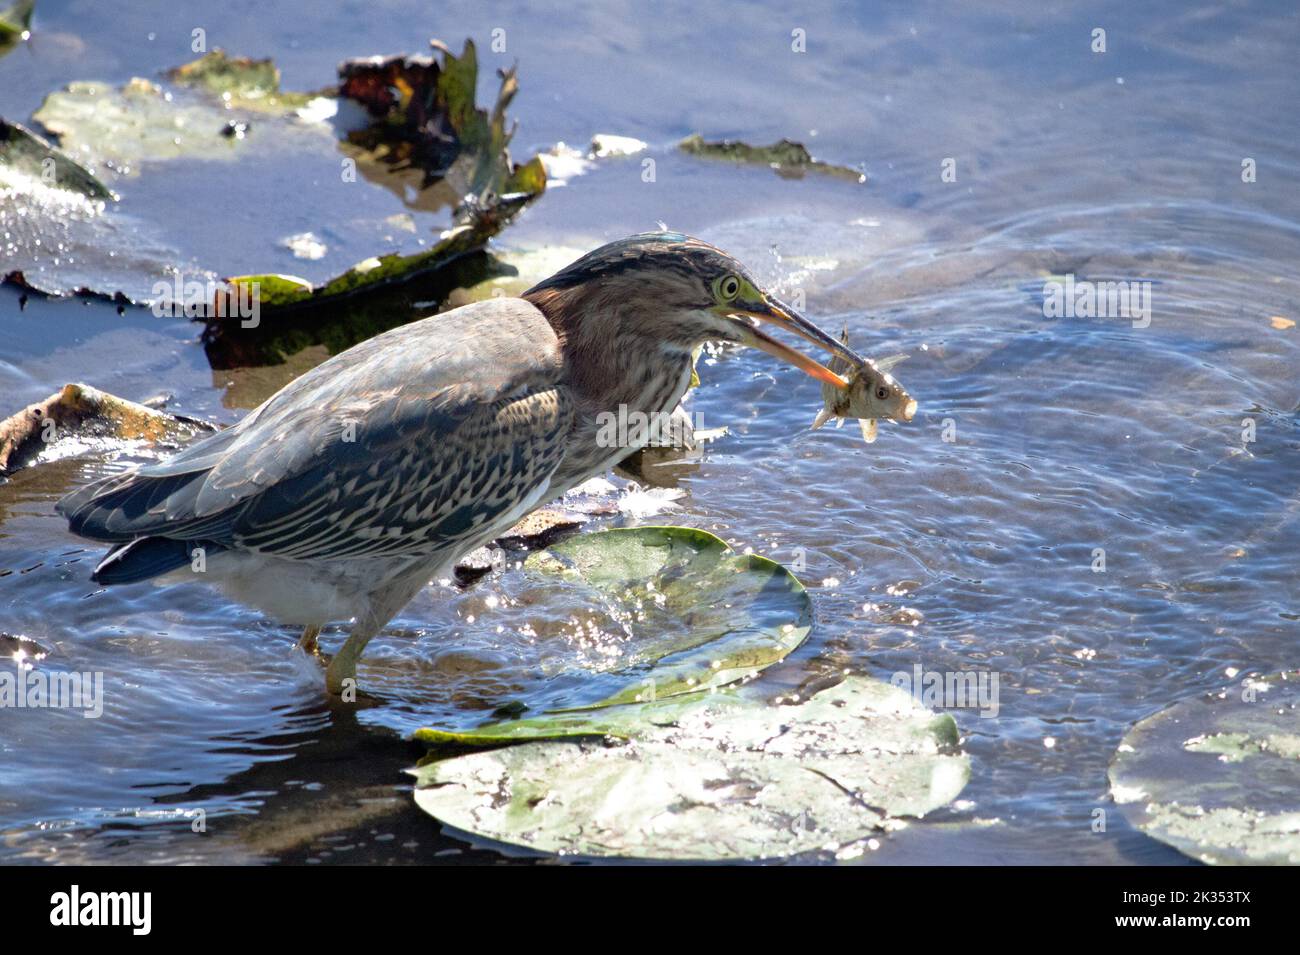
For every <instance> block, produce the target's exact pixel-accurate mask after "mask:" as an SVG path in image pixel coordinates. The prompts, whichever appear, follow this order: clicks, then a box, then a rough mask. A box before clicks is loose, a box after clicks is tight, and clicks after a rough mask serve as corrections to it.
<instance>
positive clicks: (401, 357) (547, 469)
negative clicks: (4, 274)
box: [58, 232, 916, 694]
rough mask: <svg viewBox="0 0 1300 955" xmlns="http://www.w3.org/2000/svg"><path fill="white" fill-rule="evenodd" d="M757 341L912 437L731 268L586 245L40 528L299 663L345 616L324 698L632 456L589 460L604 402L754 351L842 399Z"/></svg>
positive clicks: (283, 393)
mask: <svg viewBox="0 0 1300 955" xmlns="http://www.w3.org/2000/svg"><path fill="white" fill-rule="evenodd" d="M760 323H767V324H770V325H772V326H774V327H776V328H783V329H785V330H787V331H788V332H792V333H793V334H795V335H798V336H800V337H802V338H804V339H806V340H807V341H809V342H812V343H813V344H815V345H818V346H820V347H822V348H824V349H826V350H827V351H829V352H831V353H833V354H835V355H838V356H839V357H840V358H841V359H843V360H845V361H848V362H849V363H850V366H851V367H853V368H856V369H860V372H859V373H860V374H866V375H868V376H869V377H870V384H871V386H872V387H871V392H870V393H871V395H872V400H873V402H874V406H873V411H875V412H878V413H877V414H875V415H873V416H875V417H880V418H892V419H896V420H903V421H906V420H910V419H911V417H912V414H913V413H914V412H915V410H916V403H915V402H914V401H912V399H911V398H910V397H909V396H908V394H907V393H906V392H905V391H904V390H903V388H902V387H901V386H900V385H899V384H898V383H897V382H895V381H894V380H893V378H892V377H890V376H889V375H888V374H887V373H886V372H884V371H881V370H879V369H876V368H875V367H874V366H873V365H871V363H870V362H867V361H865V360H864V359H862V358H860V357H859V356H858V355H857V354H855V353H854V352H853V351H852V350H851V349H849V348H848V346H847V345H844V344H842V343H840V342H838V341H836V340H835V339H834V338H832V337H831V336H829V335H827V334H826V333H825V332H823V331H822V330H821V329H819V328H818V327H817V326H815V325H813V324H812V323H811V322H809V321H808V320H807V319H805V318H803V317H802V316H800V315H799V314H797V313H796V312H795V311H794V310H793V309H791V308H790V307H789V306H787V305H784V304H782V303H781V302H780V301H778V300H777V299H775V298H774V297H772V296H771V295H769V294H767V293H766V292H764V291H763V290H762V289H761V288H759V286H758V284H757V283H756V282H755V281H754V279H753V278H752V277H751V276H750V275H749V273H748V272H747V271H746V270H745V268H744V267H743V266H742V265H741V264H740V263H739V262H737V261H736V260H735V259H733V258H732V257H731V256H729V255H727V254H726V253H724V252H722V251H720V250H719V249H716V248H714V247H713V246H711V245H708V244H706V243H704V242H701V241H700V240H698V239H693V238H690V237H688V236H684V235H680V234H676V233H667V232H663V233H651V234H646V235H638V236H633V237H631V238H627V239H622V240H620V241H617V242H611V243H610V244H608V245H605V246H602V247H601V248H599V249H597V250H595V251H594V252H591V253H589V254H587V255H585V256H583V257H582V258H580V259H578V261H576V262H574V263H573V264H572V265H570V266H568V267H567V268H565V269H563V270H562V271H560V272H559V273H557V274H556V275H553V276H551V277H550V278H549V279H546V280H545V281H544V282H541V283H540V284H538V285H536V286H534V287H533V288H531V289H529V290H528V291H527V292H525V293H524V295H523V297H522V298H494V299H491V300H488V301H484V302H477V303H474V304H472V305H465V306H462V307H460V308H457V309H453V310H452V311H449V312H445V313H443V314H440V315H434V316H432V317H430V318H426V319H422V320H420V321H416V322H413V323H411V324H409V325H404V326H402V327H400V328H395V329H393V330H391V331H388V332H385V333H383V334H381V335H377V336H375V337H374V338H371V339H369V340H367V341H364V342H362V343H361V344H359V345H356V346H355V347H353V348H350V349H348V350H347V351H344V352H341V353H340V354H338V355H335V356H334V357H332V358H330V359H329V360H328V361H326V362H324V363H322V364H321V365H319V366H317V367H316V368H314V369H313V370H311V371H310V372H308V373H306V374H304V375H302V376H301V377H300V378H298V379H296V380H295V381H293V382H291V383H290V384H288V385H287V386H285V387H284V388H283V389H281V390H280V391H279V392H277V393H276V394H274V395H272V396H271V397H270V398H268V399H267V400H266V401H265V402H264V403H263V404H262V405H261V406H260V407H258V408H257V409H256V410H255V411H253V412H252V413H250V414H249V415H248V416H247V417H245V418H244V419H243V420H242V421H240V422H239V423H238V424H236V425H234V426H233V427H231V428H228V429H226V430H224V431H220V432H218V433H216V434H214V435H211V436H209V437H206V438H204V439H202V440H200V441H198V442H197V443H195V444H192V445H190V446H189V447H187V448H185V449H184V450H182V451H181V452H180V453H178V454H176V455H174V456H173V457H171V458H169V459H167V460H165V461H161V462H158V463H151V464H147V465H144V466H141V467H137V468H135V469H133V470H130V471H128V472H126V473H124V474H121V475H117V476H114V477H110V478H107V479H105V480H102V481H99V482H96V483H94V484H91V485H88V486H86V487H84V488H81V489H80V490H78V491H75V492H73V493H72V494H70V495H68V496H67V497H65V498H64V499H63V500H61V501H60V502H59V504H58V510H59V513H60V514H62V515H63V516H65V517H66V518H67V519H68V523H69V528H70V530H71V531H72V532H73V533H74V534H77V535H79V536H81V537H84V538H88V539H90V540H95V541H104V542H107V543H109V544H111V545H112V549H111V550H110V551H109V552H108V554H107V555H106V556H105V557H104V558H103V560H102V561H101V562H100V563H99V565H98V566H97V567H96V568H95V570H94V574H93V579H94V580H95V581H96V582H97V583H100V584H105V585H110V584H129V583H134V582H137V581H142V580H147V579H150V578H160V579H162V580H164V581H175V580H177V579H182V578H183V579H195V577H200V578H206V579H207V580H208V581H210V582H212V583H215V584H218V585H219V586H221V587H222V588H223V589H224V590H225V591H226V592H227V593H228V594H229V595H230V596H231V597H232V598H234V599H235V600H237V601H239V602H241V603H245V604H247V605H250V606H252V607H256V608H258V609H259V610H262V611H263V612H266V613H268V614H269V615H271V616H272V617H274V618H276V619H277V620H279V621H280V622H282V623H285V624H294V625H298V626H302V627H304V628H305V629H304V632H303V637H302V640H301V641H300V643H299V645H300V646H301V647H303V648H305V649H308V650H309V651H314V650H315V645H316V637H317V635H318V634H319V632H320V628H321V627H322V626H324V625H326V624H328V623H330V622H332V621H338V620H348V619H351V620H352V621H353V623H352V629H351V632H350V635H349V636H348V639H347V641H346V643H345V644H344V645H343V647H342V649H341V650H340V651H339V652H338V653H337V654H335V656H334V657H333V659H332V660H331V662H330V663H329V665H328V667H327V670H326V685H327V687H328V688H329V690H330V692H332V693H334V694H339V693H342V692H344V690H345V689H348V688H355V685H356V684H355V676H356V665H357V661H358V660H359V659H360V657H361V654H362V652H363V651H364V650H365V647H366V644H367V643H368V642H369V641H370V640H371V638H373V637H374V636H375V635H376V634H377V633H378V632H379V631H380V629H381V628H382V627H383V626H384V625H385V624H386V623H387V622H388V621H389V620H390V619H392V617H393V616H394V615H395V614H396V613H397V612H398V611H400V610H401V609H402V607H404V606H405V605H406V604H407V602H408V601H410V600H411V598H412V597H414V596H415V594H416V593H417V592H418V591H419V590H420V589H421V588H423V587H424V586H425V585H426V584H427V583H428V582H429V581H430V580H431V579H434V578H436V577H438V576H440V575H442V574H443V573H445V572H446V571H447V570H448V569H449V568H450V567H451V566H453V564H454V562H455V560H456V559H457V558H459V557H461V556H463V555H465V554H467V553H468V552H470V551H472V550H474V549H475V548H477V547H480V546H482V545H483V544H485V543H487V542H489V541H491V540H492V539H494V538H495V537H498V536H500V534H501V533H502V532H504V531H505V530H507V529H508V528H510V527H511V526H512V525H514V524H515V523H516V522H517V521H518V520H520V519H521V518H522V517H523V516H524V515H526V514H527V513H528V512H529V511H531V510H533V509H534V508H536V507H538V506H539V505H542V504H544V503H546V502H547V501H550V500H552V499H554V498H556V497H558V496H559V495H561V494H563V493H564V492H565V491H567V490H569V489H570V488H572V487H574V486H575V485H577V484H580V483H581V482H583V481H585V480H587V479H588V478H590V477H593V476H595V475H598V474H601V473H602V472H604V471H605V470H606V469H608V468H609V467H611V466H612V465H613V464H615V463H616V462H618V461H619V460H620V459H622V458H623V457H625V456H627V455H628V454H629V453H631V452H632V451H634V450H635V447H628V446H626V445H625V446H620V447H612V446H608V445H609V444H610V442H609V440H608V438H607V436H606V437H604V438H602V437H601V429H600V428H599V426H598V419H600V418H601V416H602V413H606V412H613V413H617V412H618V410H619V409H620V406H622V407H623V408H625V409H626V411H627V412H628V413H631V412H637V411H639V412H641V413H643V414H645V415H646V416H647V418H646V420H652V419H651V418H650V416H652V415H656V414H670V413H671V412H672V411H673V409H674V408H676V406H677V403H678V401H679V400H680V399H681V397H682V395H683V394H684V393H685V392H686V389H687V387H688V386H689V384H690V380H691V371H692V367H693V364H694V355H695V354H696V352H697V350H698V348H699V347H700V346H701V345H702V344H704V343H705V342H708V341H721V342H733V343H737V344H741V345H751V346H754V347H757V348H761V349H762V350H763V351H766V352H769V353H770V354H772V355H775V356H776V357H777V358H780V359H782V360H784V361H786V362H789V363H790V364H791V365H794V366H795V367H797V368H800V369H802V370H803V371H805V372H807V373H808V374H810V375H812V376H814V377H816V378H818V379H820V380H822V381H823V382H828V383H831V384H834V385H836V386H837V387H841V388H844V387H846V386H847V382H846V380H845V379H843V378H841V377H840V376H839V375H837V374H836V373H835V372H833V371H831V370H829V369H828V368H826V367H825V366H823V365H822V364H820V363H818V362H817V361H814V360H813V359H812V358H809V357H807V356H805V355H803V354H801V353H800V352H797V351H795V350H794V349H792V348H790V347H788V346H786V345H784V344H781V343H780V342H778V341H777V340H775V339H774V338H772V337H770V336H769V335H768V334H766V332H764V331H763V330H762V328H761V327H760ZM659 420H662V419H659ZM632 430H634V431H635V430H636V429H632ZM629 437H630V438H632V439H633V440H635V435H630V436H629ZM199 555H201V556H202V559H201V560H199V559H196V558H197V557H198V556H199ZM195 571H202V573H199V574H195V573H194V572H195ZM349 682H350V687H349Z"/></svg>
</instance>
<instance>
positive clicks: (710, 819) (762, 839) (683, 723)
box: [415, 676, 970, 860]
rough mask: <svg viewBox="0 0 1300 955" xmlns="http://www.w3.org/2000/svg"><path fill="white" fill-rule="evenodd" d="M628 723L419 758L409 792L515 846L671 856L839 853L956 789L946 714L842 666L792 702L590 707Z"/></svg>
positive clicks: (701, 700)
mask: <svg viewBox="0 0 1300 955" xmlns="http://www.w3.org/2000/svg"><path fill="white" fill-rule="evenodd" d="M599 712H600V713H601V714H603V716H602V717H600V719H602V720H603V722H604V723H605V724H606V725H608V726H610V727H614V728H617V729H618V730H619V731H620V732H621V733H622V735H624V736H625V737H626V738H625V740H624V741H623V742H621V743H617V744H613V745H611V743H610V742H609V741H601V740H577V741H551V742H532V743H524V744H521V745H517V746H507V747H505V748H503V749H496V750H491V751H487V752H480V753H472V754H469V755H464V756H456V757H452V758H447V759H437V760H432V761H428V762H426V763H425V764H424V765H422V766H421V767H420V768H419V769H417V770H415V774H416V777H417V783H416V786H417V788H416V791H415V800H416V803H417V804H418V805H419V806H420V808H421V809H423V810H424V811H425V812H427V813H429V814H430V815H432V816H435V817H437V818H438V819H439V820H440V821H442V822H443V823H444V824H445V825H448V826H451V827H454V828H456V829H460V830H462V831H464V832H468V833H472V834H473V835H475V836H479V837H482V838H487V839H493V840H497V841H500V842H504V843H508V844H511V845H515V846H519V847H522V848H525V849H530V850H535V851H539V852H548V853H561V854H566V855H579V856H598V857H628V858H641V859H674V860H687V859H692V860H742V859H772V858H779V857H787V856H793V855H802V854H808V853H829V854H838V853H841V852H846V851H847V850H849V847H850V846H853V845H854V844H855V843H860V842H862V841H863V840H865V839H868V838H870V837H872V836H874V835H878V834H880V833H883V832H890V831H894V830H897V829H900V828H903V827H905V826H906V824H907V823H906V822H905V819H907V818H919V817H922V816H924V815H926V814H927V813H929V812H931V811H933V810H934V809H936V808H938V807H940V806H943V805H945V804H946V803H948V802H950V801H951V800H953V799H955V798H956V797H957V795H958V794H959V793H960V792H961V790H962V788H963V787H964V786H965V785H966V782H967V780H968V778H969V775H970V767H969V762H968V759H967V757H966V756H965V755H964V754H962V753H960V752H959V751H958V750H957V749H956V745H957V730H956V724H955V723H954V722H953V720H952V718H951V717H949V716H946V715H945V716H938V715H936V714H935V713H933V712H931V711H929V710H927V709H925V708H924V707H922V706H920V704H918V703H916V702H915V701H914V700H913V699H912V698H911V696H910V695H909V694H907V693H905V692H904V691H902V690H900V689H898V688H896V687H892V686H889V685H888V684H886V683H882V682H880V681H878V680H873V679H870V678H867V677H862V676H850V677H848V678H846V679H845V680H844V681H843V682H842V683H840V684H839V685H837V686H833V687H830V688H828V689H824V690H822V691H820V692H818V693H816V694H814V695H813V696H812V697H810V698H809V699H808V700H806V701H803V702H800V703H798V704H797V705H789V704H786V705H780V704H779V703H778V702H777V701H773V700H771V699H768V698H767V696H766V695H765V694H764V693H763V692H761V691H760V689H759V687H758V685H757V684H751V685H749V686H745V687H742V688H731V689H725V690H721V691H718V692H713V693H697V694H691V695H689V696H683V697H678V698H675V699H670V700H660V701H658V702H656V703H652V704H646V705H643V706H631V707H629V706H623V707H613V708H609V709H605V710H602V711H599Z"/></svg>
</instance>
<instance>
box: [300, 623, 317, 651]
mask: <svg viewBox="0 0 1300 955" xmlns="http://www.w3.org/2000/svg"><path fill="white" fill-rule="evenodd" d="M319 636H320V627H307V628H306V629H305V630H303V632H302V637H301V638H300V639H299V640H298V649H299V650H301V651H303V652H304V653H306V654H308V655H309V656H313V657H319V656H320V644H319V643H317V642H316V638H317V637H319Z"/></svg>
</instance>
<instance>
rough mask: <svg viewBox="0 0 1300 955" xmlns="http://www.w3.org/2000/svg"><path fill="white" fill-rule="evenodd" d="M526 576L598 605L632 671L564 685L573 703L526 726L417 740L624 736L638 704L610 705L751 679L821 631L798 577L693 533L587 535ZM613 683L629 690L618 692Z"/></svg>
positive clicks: (491, 726)
mask: <svg viewBox="0 0 1300 955" xmlns="http://www.w3.org/2000/svg"><path fill="white" fill-rule="evenodd" d="M524 569H525V572H527V573H531V574H533V575H535V576H537V577H539V578H543V579H544V578H547V577H553V578H555V579H556V580H557V582H562V583H564V584H565V585H566V587H567V588H569V589H571V590H572V589H573V588H577V589H578V591H579V594H578V596H577V597H574V598H573V599H577V600H578V601H579V602H581V603H584V604H586V605H588V606H591V607H594V608H600V609H601V610H603V611H604V613H605V614H606V616H607V617H608V618H610V619H611V620H612V621H613V625H614V626H616V627H620V628H622V629H623V630H624V631H626V632H627V633H629V634H631V640H630V642H629V643H628V645H627V647H626V652H625V654H624V655H623V656H622V658H621V662H622V664H623V665H622V667H621V668H620V669H619V670H618V671H616V672H614V673H612V674H611V673H605V674H603V677H604V678H603V679H602V680H601V681H600V682H599V683H593V685H592V686H591V687H590V688H587V689H574V688H572V687H565V688H564V690H563V697H562V699H563V700H564V701H565V702H564V705H563V706H560V705H549V706H548V705H547V704H546V703H545V702H544V701H540V702H537V703H535V704H534V707H533V708H534V711H535V712H534V713H533V714H530V716H529V718H527V719H514V720H499V721H493V722H489V723H486V724H484V725H482V726H478V727H475V728H472V729H469V730H464V731H452V730H446V729H441V728H428V729H421V730H419V731H417V733H416V734H415V735H416V738H417V739H420V740H422V741H424V742H426V743H430V744H445V743H455V744H460V745H469V746H490V745H497V744H500V743H502V742H514V741H518V740H522V739H550V738H556V737H572V736H592V735H596V736H600V735H623V734H624V728H625V727H626V725H627V721H628V720H629V719H630V718H631V716H630V715H629V714H632V716H634V715H635V713H634V711H635V706H634V707H633V708H632V710H629V711H627V712H624V713H622V714H621V715H619V714H616V713H614V712H613V710H611V709H610V708H618V709H626V707H623V706H622V704H648V703H653V702H656V701H662V700H664V699H668V698H671V697H675V696H681V695H683V694H691V693H697V692H699V691H701V690H707V689H712V688H717V687H722V686H726V685H728V684H730V683H735V682H737V681H740V680H744V679H746V678H749V677H752V676H754V675H755V674H757V673H759V672H761V671H762V670H763V669H764V668H766V667H769V666H771V665H772V664H774V663H777V662H778V661H780V660H782V659H784V658H785V657H786V655H787V654H789V653H790V652H791V651H792V650H794V649H795V648H796V647H798V646H799V644H801V643H802V642H803V641H804V639H805V638H806V637H807V636H808V632H809V630H810V629H811V627H812V602H811V600H810V599H809V597H808V594H807V592H806V591H805V590H804V588H803V585H802V584H800V583H799V581H798V580H797V579H796V578H795V577H794V575H793V574H791V573H790V572H789V571H788V570H786V569H785V568H784V567H782V566H781V565H780V564H777V563H775V562H773V561H771V560H768V559H767V558H765V557H759V556H757V555H754V554H736V553H734V552H733V551H732V550H731V549H730V548H729V547H727V545H726V543H725V542H724V541H722V540H720V539H719V538H717V537H715V536H713V535H712V534H709V533H707V532H706V531H701V530H696V529H694V528H690V527H632V528H615V529H612V530H604V531H596V532H594V533H590V534H581V535H578V536H576V537H571V538H569V539H567V540H564V541H561V542H560V543H558V544H554V545H552V546H551V547H550V548H548V549H547V550H544V551H537V552H535V553H533V554H531V555H530V556H529V557H528V559H527V561H525V564H524ZM570 596H571V597H573V595H570ZM611 682H612V683H614V684H615V685H616V686H617V684H619V683H621V684H622V686H621V687H617V688H616V689H614V690H613V692H610V684H611ZM611 719H617V720H620V721H622V722H620V723H617V724H614V723H611V722H610V720H611Z"/></svg>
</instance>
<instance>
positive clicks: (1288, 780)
mask: <svg viewBox="0 0 1300 955" xmlns="http://www.w3.org/2000/svg"><path fill="white" fill-rule="evenodd" d="M1110 786H1111V794H1112V796H1113V797H1114V799H1115V802H1116V803H1117V804H1119V806H1120V809H1121V811H1122V812H1123V813H1124V815H1125V816H1126V817H1127V818H1128V819H1129V820H1130V821H1131V822H1132V823H1133V824H1134V825H1135V826H1137V828H1139V829H1141V830H1142V831H1143V832H1145V833H1146V834H1147V835H1149V836H1151V837H1152V838H1154V839H1159V840H1160V841H1161V842H1164V843H1167V844H1169V845H1171V846H1173V847H1174V848H1175V849H1178V850H1179V851H1180V852H1183V853H1186V854H1187V855H1189V856H1191V857H1192V858H1195V859H1199V860H1200V861H1202V862H1209V863H1217V864H1234V863H1235V864H1240V863H1256V864H1258V863H1271V864H1283V865H1297V864H1300V671H1291V672H1286V673H1279V674H1276V675H1274V676H1270V677H1264V678H1259V679H1253V678H1252V679H1246V680H1243V681H1242V683H1241V684H1240V685H1239V686H1231V687H1228V688H1226V689H1225V690H1224V691H1223V692H1221V693H1218V694H1214V695H1213V696H1208V697H1207V696H1197V697H1195V698H1192V699H1188V700H1184V701H1182V702H1180V703H1175V704H1173V705H1172V706H1169V707H1167V708H1166V709H1163V710H1161V711H1160V712H1158V713H1156V714H1154V715H1152V716H1149V717H1147V718H1146V719H1144V720H1141V721H1140V722H1138V723H1137V724H1136V725H1134V726H1133V728H1132V729H1130V730H1129V732H1128V733H1127V734H1126V735H1125V737H1124V740H1123V742H1122V743H1121V744H1120V747H1119V751H1118V752H1117V753H1116V755H1115V758H1114V759H1113V761H1112V762H1111V765H1110Z"/></svg>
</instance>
